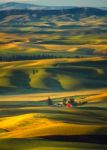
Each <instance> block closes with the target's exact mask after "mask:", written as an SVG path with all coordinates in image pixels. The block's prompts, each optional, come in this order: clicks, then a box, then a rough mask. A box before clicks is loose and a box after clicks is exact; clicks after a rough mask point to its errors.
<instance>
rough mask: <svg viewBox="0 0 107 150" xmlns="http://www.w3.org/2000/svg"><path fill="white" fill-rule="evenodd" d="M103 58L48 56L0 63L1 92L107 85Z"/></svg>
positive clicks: (59, 89)
mask: <svg viewBox="0 0 107 150" xmlns="http://www.w3.org/2000/svg"><path fill="white" fill-rule="evenodd" d="M106 64H107V60H106V58H98V57H96V58H82V59H81V58H80V59H79V58H75V59H51V60H50V59H47V60H38V61H18V62H7V63H5V62H4V63H1V65H0V67H1V70H2V73H1V75H0V87H1V92H2V91H3V90H4V91H5V90H6V88H7V89H8V88H10V89H14V90H15V89H16V91H20V89H21V90H22V91H23V92H24V90H27V89H32V91H33V90H35V92H36V91H38V90H40V91H44V90H47V91H70V90H72V91H73V90H80V89H91V88H92V89H95V88H97V89H98V88H105V87H107V80H106V75H107V70H106Z"/></svg>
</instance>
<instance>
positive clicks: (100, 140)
mask: <svg viewBox="0 0 107 150" xmlns="http://www.w3.org/2000/svg"><path fill="white" fill-rule="evenodd" d="M40 138H43V139H45V140H50V141H52V140H53V141H64V142H86V143H94V144H105V145H107V135H55V136H42V137H40Z"/></svg>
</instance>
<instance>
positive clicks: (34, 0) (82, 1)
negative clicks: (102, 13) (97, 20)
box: [0, 0, 107, 7]
mask: <svg viewBox="0 0 107 150" xmlns="http://www.w3.org/2000/svg"><path fill="white" fill-rule="evenodd" d="M6 2H21V3H31V4H35V5H47V6H80V7H82V6H83V7H107V0H88V1H86V0H74V1H70V0H66V1H65V0H54V1H51V0H29V1H28V0H1V2H0V3H6Z"/></svg>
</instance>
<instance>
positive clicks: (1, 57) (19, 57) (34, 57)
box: [0, 53, 62, 62]
mask: <svg viewBox="0 0 107 150" xmlns="http://www.w3.org/2000/svg"><path fill="white" fill-rule="evenodd" d="M61 57H62V56H57V55H53V54H48V53H46V54H37V55H21V54H19V55H0V61H1V62H2V61H3V62H4V61H20V60H39V59H52V58H61Z"/></svg>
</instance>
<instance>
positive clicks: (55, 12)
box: [0, 2, 107, 25]
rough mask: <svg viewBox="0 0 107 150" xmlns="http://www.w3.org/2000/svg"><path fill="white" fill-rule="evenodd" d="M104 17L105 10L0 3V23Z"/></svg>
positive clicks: (106, 14)
mask: <svg viewBox="0 0 107 150" xmlns="http://www.w3.org/2000/svg"><path fill="white" fill-rule="evenodd" d="M93 16H94V18H96V17H97V18H98V17H106V16H107V10H105V9H100V8H88V7H86V8H84V7H81V8H79V7H48V6H47V7H44V6H37V5H32V4H24V3H13V2H11V3H5V4H1V5H0V24H2V25H3V24H4V23H9V24H14V23H16V24H23V23H26V22H27V23H28V22H35V21H38V20H43V19H44V17H46V18H47V19H51V18H52V17H54V18H56V19H57V20H60V21H78V20H80V19H82V18H88V17H93Z"/></svg>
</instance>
